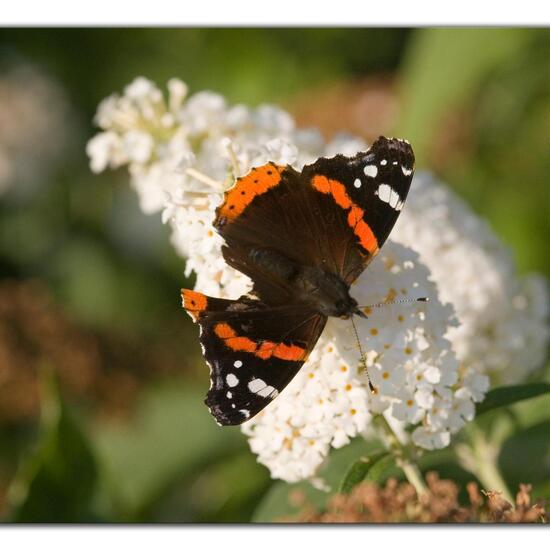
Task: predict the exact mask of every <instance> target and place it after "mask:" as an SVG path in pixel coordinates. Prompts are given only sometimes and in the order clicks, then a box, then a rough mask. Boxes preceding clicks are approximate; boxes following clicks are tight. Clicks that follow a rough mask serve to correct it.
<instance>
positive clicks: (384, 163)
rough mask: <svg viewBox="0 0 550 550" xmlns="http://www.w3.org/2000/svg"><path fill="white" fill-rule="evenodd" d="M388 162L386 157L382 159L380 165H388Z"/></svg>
mask: <svg viewBox="0 0 550 550" xmlns="http://www.w3.org/2000/svg"><path fill="white" fill-rule="evenodd" d="M386 164H388V161H387V160H386V159H382V160H381V161H380V166H386Z"/></svg>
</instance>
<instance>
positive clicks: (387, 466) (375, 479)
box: [364, 454, 401, 485]
mask: <svg viewBox="0 0 550 550" xmlns="http://www.w3.org/2000/svg"><path fill="white" fill-rule="evenodd" d="M391 474H398V476H397V477H400V476H401V473H400V471H397V467H396V466H395V458H394V457H393V455H391V454H386V456H384V457H382V458H381V459H380V460H378V461H377V462H375V463H374V464H373V465H372V468H370V470H369V471H368V472H367V475H366V476H365V480H364V481H370V482H371V483H377V484H379V485H380V484H381V483H383V482H384V481H386V479H387V478H388V477H389V476H390V475H391Z"/></svg>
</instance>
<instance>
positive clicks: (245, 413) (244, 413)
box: [239, 409, 250, 418]
mask: <svg viewBox="0 0 550 550" xmlns="http://www.w3.org/2000/svg"><path fill="white" fill-rule="evenodd" d="M239 412H240V413H241V414H242V415H243V416H244V417H245V418H249V417H250V411H248V410H246V409H240V410H239Z"/></svg>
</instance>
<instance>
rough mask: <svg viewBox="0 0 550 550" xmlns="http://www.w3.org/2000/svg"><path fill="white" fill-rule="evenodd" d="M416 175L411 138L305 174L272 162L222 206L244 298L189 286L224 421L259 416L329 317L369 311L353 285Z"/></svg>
mask: <svg viewBox="0 0 550 550" xmlns="http://www.w3.org/2000/svg"><path fill="white" fill-rule="evenodd" d="M413 168H414V154H413V151H412V148H411V146H410V145H409V143H408V142H406V141H403V140H400V139H387V138H385V137H380V138H379V139H378V140H377V141H376V142H375V143H374V144H373V145H372V147H371V148H370V149H368V150H367V151H366V152H363V153H358V154H357V155H356V156H355V157H352V158H348V157H345V156H343V155H337V156H335V157H333V158H330V159H327V158H320V159H318V160H317V161H316V162H315V163H313V164H310V165H308V166H305V167H304V169H303V170H302V172H297V171H296V170H294V169H293V168H292V167H291V166H278V165H276V164H273V163H268V164H266V165H265V166H261V167H259V168H254V169H253V170H251V171H250V172H249V173H248V174H247V175H246V176H244V177H242V178H238V179H237V181H236V183H235V185H234V186H233V187H232V188H231V189H229V190H228V191H227V192H226V194H225V200H224V202H223V204H222V205H221V206H220V207H219V208H218V209H217V211H216V219H215V222H214V225H215V227H216V229H217V231H218V232H219V233H220V235H221V236H222V237H223V238H224V239H225V245H224V247H223V248H222V252H223V256H224V258H225V260H226V261H227V263H228V264H229V265H230V266H232V267H234V268H235V269H237V270H238V271H241V272H242V273H244V274H245V275H248V276H249V277H250V278H251V279H252V282H253V284H254V286H253V290H252V292H251V294H250V295H247V296H241V297H240V298H239V299H238V300H225V299H220V298H211V297H209V296H205V295H204V294H200V293H199V292H194V291H192V290H182V297H183V306H184V308H185V309H186V310H187V312H188V313H189V314H190V315H191V317H192V318H193V320H194V321H195V322H197V323H198V324H199V326H200V342H201V345H202V349H203V353H204V357H205V359H206V361H207V363H208V364H209V365H210V369H211V373H210V379H211V385H210V390H209V391H208V394H207V396H206V400H205V403H206V404H207V405H208V407H209V408H210V412H211V413H212V414H213V416H214V418H215V419H216V421H217V422H218V423H219V424H222V425H235V424H241V423H242V422H244V421H245V420H248V419H249V418H252V417H253V416H254V415H256V414H257V413H258V412H260V411H261V410H262V409H263V408H264V407H265V406H266V405H268V404H269V403H270V402H271V401H272V400H273V399H274V398H275V397H276V396H277V395H278V394H279V393H280V392H281V391H282V390H283V389H284V388H285V386H286V385H287V384H288V383H289V382H290V381H291V380H292V378H293V377H294V376H295V375H296V373H297V372H298V371H299V369H300V367H301V366H302V365H303V364H304V361H305V360H306V359H307V357H308V355H309V354H310V352H311V351H312V349H313V348H314V346H315V344H316V342H317V340H318V339H319V336H320V335H321V333H322V331H323V328H324V327H325V324H326V322H327V318H328V317H329V316H333V317H341V318H348V317H351V316H352V315H360V316H364V313H363V312H362V311H361V310H360V309H359V307H358V304H357V302H356V301H355V300H354V299H353V298H352V297H351V296H350V294H349V290H350V285H351V283H352V282H353V281H354V280H355V279H356V278H357V277H358V276H359V275H360V274H361V272H362V271H363V270H364V269H365V268H366V267H367V265H368V264H369V262H370V261H371V260H372V259H373V257H374V256H375V255H376V254H377V252H378V251H379V249H380V247H381V246H382V245H383V244H384V241H385V240H386V239H387V237H388V235H389V233H390V231H391V229H392V227H393V225H394V224H395V221H396V220H397V217H398V216H399V212H400V211H401V208H402V207H403V202H404V201H405V198H406V197H407V193H408V191H409V187H410V185H411V180H412V176H413Z"/></svg>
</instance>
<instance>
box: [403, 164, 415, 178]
mask: <svg viewBox="0 0 550 550" xmlns="http://www.w3.org/2000/svg"><path fill="white" fill-rule="evenodd" d="M401 171H402V172H403V175H404V176H410V175H411V174H412V173H413V171H412V170H410V169H409V168H405V167H404V166H401Z"/></svg>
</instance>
